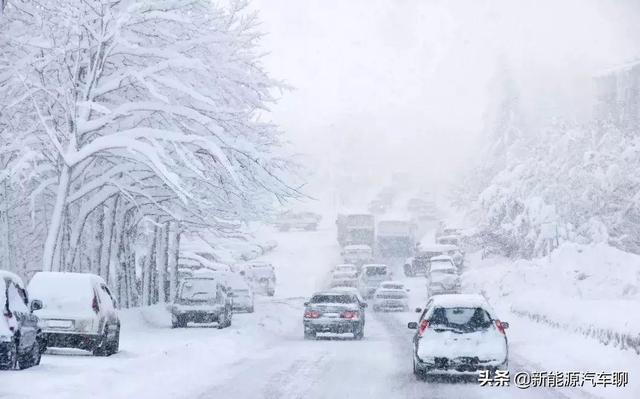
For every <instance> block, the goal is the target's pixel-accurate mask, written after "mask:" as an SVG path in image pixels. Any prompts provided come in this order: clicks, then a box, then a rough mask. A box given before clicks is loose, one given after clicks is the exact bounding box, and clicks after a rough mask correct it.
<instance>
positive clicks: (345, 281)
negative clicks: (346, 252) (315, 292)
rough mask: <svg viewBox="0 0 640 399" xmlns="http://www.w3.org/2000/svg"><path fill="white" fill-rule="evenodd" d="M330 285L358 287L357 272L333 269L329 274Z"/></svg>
mask: <svg viewBox="0 0 640 399" xmlns="http://www.w3.org/2000/svg"><path fill="white" fill-rule="evenodd" d="M331 286H332V287H358V273H356V272H354V271H348V272H342V271H335V272H333V274H332V275H331Z"/></svg>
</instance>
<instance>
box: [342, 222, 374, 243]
mask: <svg viewBox="0 0 640 399" xmlns="http://www.w3.org/2000/svg"><path fill="white" fill-rule="evenodd" d="M343 220H344V227H343V228H344V231H343V234H344V236H343V242H344V243H343V245H368V246H370V247H371V248H374V246H375V241H376V235H375V234H376V232H375V219H374V217H373V215H371V214H351V215H346V216H345V218H344V219H343Z"/></svg>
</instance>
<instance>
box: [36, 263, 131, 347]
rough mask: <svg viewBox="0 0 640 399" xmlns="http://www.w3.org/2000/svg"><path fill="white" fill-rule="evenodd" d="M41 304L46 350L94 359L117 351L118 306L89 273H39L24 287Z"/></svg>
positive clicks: (102, 281) (118, 329)
mask: <svg viewBox="0 0 640 399" xmlns="http://www.w3.org/2000/svg"><path fill="white" fill-rule="evenodd" d="M27 291H28V292H29V294H30V295H31V298H32V299H33V300H38V301H40V302H41V303H42V309H38V310H35V311H34V313H35V314H36V315H37V316H38V317H39V318H40V323H41V326H42V332H43V335H44V339H45V342H46V346H47V347H49V348H50V347H59V348H77V349H84V350H89V351H92V352H93V354H94V355H96V356H109V355H112V354H114V353H117V352H118V348H119V345H120V319H119V318H118V312H117V310H116V308H117V304H116V301H115V299H114V298H113V296H112V295H111V292H110V291H109V288H108V287H107V284H106V283H105V281H104V280H103V279H102V277H100V276H97V275H95V274H89V273H62V272H38V273H36V274H35V275H34V276H33V278H32V279H31V281H30V282H29V286H28V287H27Z"/></svg>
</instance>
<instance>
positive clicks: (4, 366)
mask: <svg viewBox="0 0 640 399" xmlns="http://www.w3.org/2000/svg"><path fill="white" fill-rule="evenodd" d="M8 352H9V353H8V354H7V355H8V356H7V362H6V363H0V370H12V369H14V368H16V364H17V363H18V343H17V342H16V341H14V342H12V343H11V344H10V345H9V348H8Z"/></svg>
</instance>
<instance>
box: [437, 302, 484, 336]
mask: <svg viewBox="0 0 640 399" xmlns="http://www.w3.org/2000/svg"><path fill="white" fill-rule="evenodd" d="M429 322H430V324H431V325H433V326H434V328H436V326H443V327H447V328H452V329H456V330H461V331H465V332H470V331H478V330H485V329H487V328H489V327H490V326H491V317H490V316H489V314H488V313H487V311H486V310H484V309H482V308H479V307H476V308H471V307H451V308H444V307H439V308H436V309H434V311H433V314H432V315H431V317H429Z"/></svg>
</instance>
